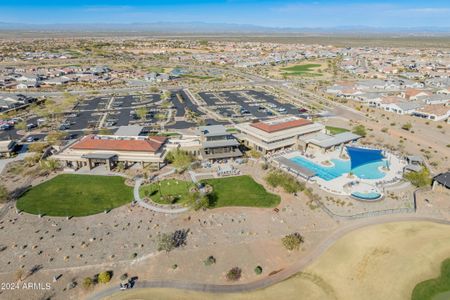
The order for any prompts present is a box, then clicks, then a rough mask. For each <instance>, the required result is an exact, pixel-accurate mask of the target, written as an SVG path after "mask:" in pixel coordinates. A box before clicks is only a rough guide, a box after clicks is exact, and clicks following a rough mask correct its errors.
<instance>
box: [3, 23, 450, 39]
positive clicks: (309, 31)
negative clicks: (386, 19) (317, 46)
mask: <svg viewBox="0 0 450 300" xmlns="http://www.w3.org/2000/svg"><path fill="white" fill-rule="evenodd" d="M0 31H40V32H42V31H51V32H134V33H139V32H147V33H160V34H163V33H165V34H184V35H186V34H259V35H283V34H285V35H329V34H337V35H362V34H372V35H402V36H450V27H398V28H396V27H367V26H341V27H304V28H293V27H265V26H257V25H250V24H228V23H205V22H154V23H128V24H119V23H80V24H76V23H71V24H26V23H5V22H0Z"/></svg>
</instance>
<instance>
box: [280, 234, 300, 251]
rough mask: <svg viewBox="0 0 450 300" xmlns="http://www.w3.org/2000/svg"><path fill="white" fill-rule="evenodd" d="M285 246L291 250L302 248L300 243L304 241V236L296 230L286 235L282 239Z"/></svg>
mask: <svg viewBox="0 0 450 300" xmlns="http://www.w3.org/2000/svg"><path fill="white" fill-rule="evenodd" d="M281 242H282V243H283V246H284V247H285V248H286V249H288V250H289V251H292V250H298V249H300V245H301V244H302V243H303V237H302V236H301V235H300V233H298V232H294V233H291V234H288V235H286V236H285V237H283V238H282V239H281Z"/></svg>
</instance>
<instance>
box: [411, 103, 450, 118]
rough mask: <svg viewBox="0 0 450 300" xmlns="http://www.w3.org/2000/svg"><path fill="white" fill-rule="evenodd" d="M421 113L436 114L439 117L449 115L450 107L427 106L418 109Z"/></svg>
mask: <svg viewBox="0 0 450 300" xmlns="http://www.w3.org/2000/svg"><path fill="white" fill-rule="evenodd" d="M418 111H420V112H424V113H429V114H434V115H437V116H442V115H446V114H448V112H449V111H450V106H445V105H437V104H436V105H425V106H424V107H421V108H419V109H418Z"/></svg>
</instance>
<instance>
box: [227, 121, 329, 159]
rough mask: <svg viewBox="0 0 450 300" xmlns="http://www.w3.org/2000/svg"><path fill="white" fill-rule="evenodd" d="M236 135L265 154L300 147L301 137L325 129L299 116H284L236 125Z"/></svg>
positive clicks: (247, 144)
mask: <svg viewBox="0 0 450 300" xmlns="http://www.w3.org/2000/svg"><path fill="white" fill-rule="evenodd" d="M236 129H237V130H238V132H239V133H238V134H236V137H237V139H238V140H240V141H242V143H243V144H244V145H245V146H247V147H249V148H252V149H255V150H257V151H260V152H262V153H264V154H266V153H269V152H274V151H277V150H281V149H286V148H290V147H297V148H298V147H299V146H300V145H299V138H300V137H301V136H305V135H308V134H312V133H318V132H321V131H324V130H325V126H324V125H322V124H320V123H313V122H312V121H309V120H306V119H302V118H300V117H297V116H284V117H277V118H273V119H268V120H265V121H256V122H247V123H241V124H237V125H236Z"/></svg>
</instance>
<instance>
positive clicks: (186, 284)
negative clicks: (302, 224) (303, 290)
mask: <svg viewBox="0 0 450 300" xmlns="http://www.w3.org/2000/svg"><path fill="white" fill-rule="evenodd" d="M420 221H426V222H435V223H440V224H447V225H450V221H446V220H441V219H435V218H428V217H420V216H404V215H403V216H388V217H377V218H370V219H363V220H358V221H354V222H351V223H349V224H346V225H344V226H341V227H339V228H337V229H336V230H335V231H333V232H332V233H330V234H329V235H328V236H327V237H325V238H324V239H323V240H322V241H321V242H320V243H319V244H318V245H317V246H316V247H315V248H314V249H313V250H312V251H310V252H309V253H308V254H306V255H305V256H304V257H302V258H301V259H299V260H298V261H297V262H296V263H294V264H293V265H292V266H290V267H289V268H286V269H284V270H282V271H280V272H278V273H277V274H274V275H272V276H269V277H264V278H262V279H260V280H257V281H253V282H249V283H244V284H223V285H221V284H205V283H196V282H190V281H178V280H173V281H167V280H166V281H165V280H154V281H137V282H136V285H135V287H134V289H136V288H174V289H185V290H192V291H200V292H210V293H240V292H248V291H252V290H257V289H262V288H266V287H268V286H271V285H273V284H276V283H278V282H281V281H283V280H286V279H288V278H290V277H291V276H293V275H295V274H297V273H299V272H301V271H302V270H304V269H305V268H306V267H307V266H308V265H310V264H311V263H312V262H313V261H315V260H316V259H317V258H318V257H319V256H320V255H322V254H323V253H324V252H325V251H327V250H328V248H330V247H331V246H332V245H333V244H334V243H335V242H336V241H337V240H339V239H340V238H342V237H343V236H344V235H346V234H348V233H350V232H352V231H354V230H357V229H360V228H363V227H367V226H372V225H379V224H384V223H392V222H420ZM117 292H120V289H119V287H118V286H114V287H110V288H108V289H105V290H102V291H100V292H98V293H95V294H93V295H91V296H89V297H88V298H87V299H89V300H100V299H103V298H105V297H107V296H111V295H113V294H115V293H117Z"/></svg>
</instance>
